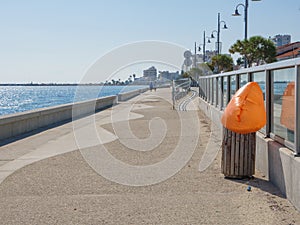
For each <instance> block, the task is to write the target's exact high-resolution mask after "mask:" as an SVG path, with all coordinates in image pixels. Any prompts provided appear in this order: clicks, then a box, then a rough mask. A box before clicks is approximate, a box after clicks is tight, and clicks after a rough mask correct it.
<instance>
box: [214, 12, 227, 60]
mask: <svg viewBox="0 0 300 225" xmlns="http://www.w3.org/2000/svg"><path fill="white" fill-rule="evenodd" d="M222 23H223V24H224V25H223V27H222V29H228V27H227V25H226V22H225V21H224V20H220V13H218V30H214V31H212V32H211V38H215V36H214V32H217V55H220V54H221V49H220V27H221V24H222Z"/></svg>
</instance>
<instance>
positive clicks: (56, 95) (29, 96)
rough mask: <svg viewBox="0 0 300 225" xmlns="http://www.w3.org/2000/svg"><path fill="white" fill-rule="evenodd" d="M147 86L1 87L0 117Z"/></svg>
mask: <svg viewBox="0 0 300 225" xmlns="http://www.w3.org/2000/svg"><path fill="white" fill-rule="evenodd" d="M145 87H147V86H134V85H129V86H0V116H2V115H8V114H14V113H18V112H25V111H28V110H33V109H39V108H45V107H50V106H57V105H62V104H67V103H74V102H79V101H84V100H89V99H95V98H99V97H105V96H110V95H117V94H119V93H124V92H128V91H133V90H137V89H141V88H145Z"/></svg>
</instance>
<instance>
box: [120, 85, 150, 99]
mask: <svg viewBox="0 0 300 225" xmlns="http://www.w3.org/2000/svg"><path fill="white" fill-rule="evenodd" d="M148 90H149V88H142V89H138V90H134V91H129V92H125V93H121V94H118V101H127V100H129V99H131V98H133V97H135V96H138V95H139V94H141V93H144V92H146V91H148Z"/></svg>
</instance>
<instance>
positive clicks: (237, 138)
mask: <svg viewBox="0 0 300 225" xmlns="http://www.w3.org/2000/svg"><path fill="white" fill-rule="evenodd" d="M240 140H241V137H240V134H237V133H236V134H235V156H234V158H235V160H234V173H235V174H236V175H237V176H238V175H239V174H240Z"/></svg>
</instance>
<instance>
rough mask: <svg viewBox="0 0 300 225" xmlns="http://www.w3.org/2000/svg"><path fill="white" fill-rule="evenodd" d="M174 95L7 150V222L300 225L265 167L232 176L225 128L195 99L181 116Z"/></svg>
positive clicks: (153, 96)
mask: <svg viewBox="0 0 300 225" xmlns="http://www.w3.org/2000/svg"><path fill="white" fill-rule="evenodd" d="M170 93H171V91H170V89H158V90H157V92H146V93H144V94H143V95H141V96H139V97H137V98H134V99H132V100H130V101H128V102H124V103H121V104H119V105H117V106H115V107H114V108H112V109H108V110H105V111H102V112H99V113H97V114H96V115H95V117H88V118H85V119H82V120H78V121H76V122H74V123H68V124H65V125H62V126H60V127H56V128H53V129H51V130H47V131H44V132H42V133H39V134H37V135H34V136H31V137H27V138H26V139H22V140H19V141H16V142H14V143H11V144H8V145H6V146H3V147H1V148H0V198H1V201H0V218H1V219H0V224H300V213H299V212H297V211H296V210H295V208H294V207H293V206H292V205H291V204H290V203H289V202H288V201H287V200H286V199H285V198H283V197H282V196H281V194H280V192H279V191H278V189H276V188H275V187H274V186H273V185H272V184H270V183H269V182H268V181H266V180H265V179H264V178H263V177H262V176H261V175H260V174H259V173H258V172H257V174H256V175H255V179H252V180H228V179H224V177H223V176H222V174H220V154H218V155H217V157H216V158H214V154H215V153H216V152H217V151H216V150H217V149H218V148H219V145H220V139H219V133H218V132H219V131H218V130H215V129H214V127H212V126H211V125H210V123H209V121H208V120H207V118H205V117H204V115H203V114H201V112H199V111H198V110H197V98H196V99H195V100H194V101H193V102H192V103H190V104H189V105H188V106H186V109H187V111H183V112H179V111H174V110H172V105H171V104H170V102H171V101H170V100H171V96H170ZM90 122H92V123H90ZM212 130H213V131H214V132H213V134H212V133H211V131H212ZM137 138H138V139H137ZM78 146H79V147H80V151H79V150H78ZM108 153H109V154H108ZM98 154H101V155H100V156H101V158H97V157H98V156H99V155H98ZM110 156H113V157H112V158H110V160H107V159H109V158H106V157H110ZM190 157H191V158H190ZM210 162H212V163H210ZM91 166H92V167H93V169H92V168H91ZM182 166H183V168H182V169H180V168H181V167H182ZM199 167H200V168H201V170H203V171H202V172H200V171H199ZM206 167H208V168H207V169H205V168H206ZM99 173H100V174H102V176H101V175H99ZM169 176H171V177H170V178H169V179H167V178H168V177H169ZM104 177H106V178H104ZM248 185H250V186H251V187H252V190H251V191H250V192H248V191H247V187H248Z"/></svg>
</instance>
